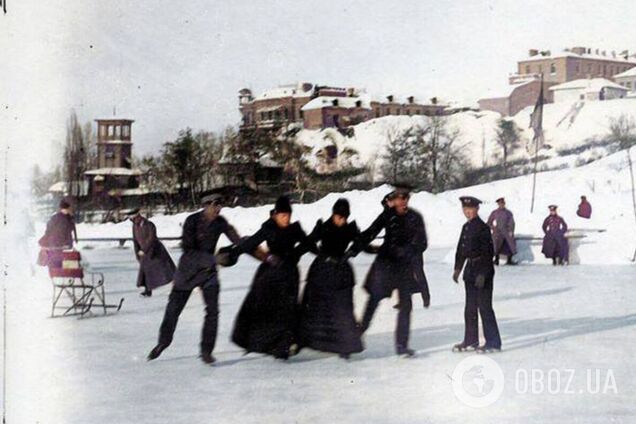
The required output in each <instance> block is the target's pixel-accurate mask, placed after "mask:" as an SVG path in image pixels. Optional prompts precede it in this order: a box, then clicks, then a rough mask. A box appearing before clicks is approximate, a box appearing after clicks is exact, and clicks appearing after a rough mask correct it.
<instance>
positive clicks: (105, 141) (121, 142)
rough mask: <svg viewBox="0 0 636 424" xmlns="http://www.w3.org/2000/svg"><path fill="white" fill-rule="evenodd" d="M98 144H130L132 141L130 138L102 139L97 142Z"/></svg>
mask: <svg viewBox="0 0 636 424" xmlns="http://www.w3.org/2000/svg"><path fill="white" fill-rule="evenodd" d="M98 144H132V141H130V140H120V139H117V140H103V141H101V142H99V143H98Z"/></svg>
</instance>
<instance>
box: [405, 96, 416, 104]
mask: <svg viewBox="0 0 636 424" xmlns="http://www.w3.org/2000/svg"><path fill="white" fill-rule="evenodd" d="M407 99H408V101H409V103H410V104H413V103H414V102H415V97H413V96H409V97H407Z"/></svg>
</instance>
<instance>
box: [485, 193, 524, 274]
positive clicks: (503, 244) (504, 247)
mask: <svg viewBox="0 0 636 424" xmlns="http://www.w3.org/2000/svg"><path fill="white" fill-rule="evenodd" d="M487 223H488V226H489V227H490V230H491V231H492V241H493V244H494V247H495V265H499V256H500V255H501V254H504V255H506V256H507V257H508V261H507V262H506V265H517V263H516V262H515V261H514V260H513V256H514V255H516V254H517V244H516V242H515V218H514V216H513V215H512V212H510V210H509V209H507V208H506V199H504V198H503V197H500V198H499V199H497V209H495V210H494V211H492V212H491V213H490V216H489V217H488V222H487Z"/></svg>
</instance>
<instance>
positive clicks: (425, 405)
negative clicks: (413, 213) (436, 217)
mask: <svg viewBox="0 0 636 424" xmlns="http://www.w3.org/2000/svg"><path fill="white" fill-rule="evenodd" d="M171 254H172V255H173V257H174V259H177V258H178V255H179V251H178V250H174V249H173V250H171ZM83 255H84V257H85V258H86V259H88V261H90V263H91V266H92V268H93V269H95V270H99V271H102V272H104V273H105V274H106V279H107V290H108V293H109V296H110V298H111V299H112V300H115V299H118V298H119V297H122V296H123V297H125V302H124V306H123V309H122V310H121V312H119V313H118V314H116V315H111V316H107V317H99V316H98V317H92V318H86V319H76V318H56V319H52V318H48V317H47V315H48V313H49V306H50V295H51V293H50V284H49V282H48V279H47V278H46V275H45V273H44V272H43V270H42V269H40V268H38V269H36V270H35V271H36V275H35V276H33V277H30V276H28V275H27V273H24V272H23V273H18V275H19V277H20V278H21V281H19V282H18V281H12V283H14V284H10V285H9V286H8V292H7V300H8V305H9V308H8V322H7V324H8V327H7V328H8V334H7V336H8V339H7V341H8V352H7V360H8V363H7V365H8V375H7V380H6V383H7V388H8V391H7V422H8V423H36V422H40V423H55V424H56V423H64V424H73V423H77V424H86V423H92V424H100V423H108V424H112V423H122V424H123V423H153V424H159V423H170V424H174V423H189V424H198V423H211V422H212V423H301V424H305V423H361V422H365V423H442V422H443V423H465V422H475V423H558V424H562V423H563V422H569V423H603V424H604V423H608V422H614V423H630V422H633V419H634V416H636V406H635V405H634V402H633V399H634V397H635V396H636V383H635V382H634V378H633V377H634V372H635V370H634V363H633V358H634V355H635V354H636V342H635V341H634V338H633V334H634V331H635V330H636V328H635V326H636V313H634V308H633V305H634V303H635V302H636V291H634V287H633V283H634V281H636V268H634V267H633V266H628V265H627V266H620V265H619V266H612V267H607V266H594V265H580V266H571V267H559V268H553V267H551V266H544V265H523V266H518V267H501V268H500V269H499V270H498V273H497V276H496V281H495V296H494V305H495V311H496V313H497V316H498V320H499V326H500V330H501V334H502V338H503V345H504V351H503V352H502V353H497V354H492V355H491V356H490V357H491V358H492V359H493V360H495V361H496V363H497V364H498V366H499V367H500V368H501V369H502V370H503V376H504V377H503V381H504V387H503V393H502V394H501V396H500V397H499V398H498V400H497V401H496V402H495V403H493V404H492V405H490V406H488V407H485V408H472V407H469V406H467V405H465V404H464V403H462V402H461V401H460V400H459V399H458V398H457V397H456V395H455V392H454V390H453V382H452V380H451V378H452V376H453V372H454V370H455V368H456V367H457V366H458V364H459V363H460V361H462V360H463V359H465V358H468V357H471V354H458V353H452V352H451V351H450V347H451V346H452V344H453V343H455V342H458V341H460V340H461V339H462V336H463V298H464V290H463V287H462V286H457V285H455V284H454V283H453V282H452V281H451V279H450V274H451V266H450V265H449V264H447V263H445V262H444V260H443V258H444V256H445V255H446V249H432V250H430V251H428V252H427V253H426V255H425V259H426V273H427V276H428V278H429V281H430V287H431V293H432V306H431V307H430V309H428V310H425V309H424V308H423V307H422V306H421V303H420V301H419V298H417V297H414V312H413V320H412V332H411V345H412V347H413V348H414V349H416V350H417V357H416V358H414V359H412V360H408V359H399V358H397V357H396V356H395V355H394V353H393V328H394V326H395V318H396V313H395V310H394V309H392V308H391V306H392V305H393V302H394V299H392V300H386V301H384V302H383V303H382V304H381V306H380V308H379V310H378V312H377V314H376V317H375V320H374V321H373V323H372V326H371V328H370V330H369V332H368V333H367V335H366V337H365V344H366V350H365V351H364V352H363V353H362V354H360V355H355V356H354V357H353V358H352V359H351V360H350V361H349V362H345V361H343V360H340V359H339V358H337V357H334V356H331V355H326V354H321V353H318V352H314V351H303V352H301V353H300V354H299V355H298V356H296V357H293V358H292V359H290V360H289V361H288V362H280V361H276V360H274V359H272V358H269V357H263V356H261V355H256V354H251V355H248V356H242V352H241V351H240V349H239V348H237V347H236V346H235V345H233V344H232V343H231V342H230V341H229V333H230V331H231V327H232V323H233V319H234V317H235V315H236V312H237V310H238V308H239V306H240V303H241V302H242V300H243V298H244V296H245V294H246V291H247V288H248V286H249V284H250V280H251V277H252V275H253V273H254V271H255V268H256V265H257V264H256V261H255V260H253V259H251V258H249V257H245V258H241V260H240V261H239V263H238V264H237V265H236V266H235V267H233V268H227V269H222V270H221V280H222V290H221V298H220V307H221V316H220V332H219V337H218V343H217V347H216V349H215V355H216V356H217V360H218V362H217V364H216V365H215V366H213V367H208V366H205V365H203V364H202V363H201V362H200V361H199V360H198V359H197V354H198V341H199V334H200V329H201V324H202V318H203V305H202V301H201V298H200V296H199V294H198V293H197V292H195V293H194V294H193V296H192V298H191V299H190V302H189V304H188V306H187V307H186V309H185V311H184V313H183V314H182V316H181V320H180V321H179V325H178V328H177V332H176V336H175V340H174V343H173V345H172V346H171V347H170V348H169V349H168V350H166V351H165V352H164V354H163V355H162V356H161V357H160V358H159V359H158V360H156V361H154V362H150V363H149V362H146V361H145V355H146V354H147V353H148V351H149V350H150V349H151V348H152V346H153V345H154V343H155V341H156V336H157V331H158V328H159V324H160V322H161V318H162V315H163V310H164V307H165V304H166V301H167V295H168V292H169V288H168V287H164V288H161V289H159V290H156V291H155V293H154V295H153V296H152V297H151V298H149V299H146V298H140V297H139V296H138V294H137V291H138V290H137V289H136V288H135V287H134V285H135V277H136V263H135V260H134V255H133V252H132V250H131V249H130V247H127V248H124V249H119V248H113V247H110V248H103V249H95V250H84V251H83ZM310 260H311V257H310V256H307V257H305V258H303V260H302V262H301V267H302V271H303V275H304V273H305V272H306V270H307V266H308V263H309V261H310ZM371 260H372V257H371V256H369V255H365V254H362V255H361V256H360V257H358V258H356V259H355V261H354V264H355V270H356V278H357V280H358V286H357V288H356V292H355V300H356V313H357V314H358V315H359V314H360V313H361V310H362V308H363V305H364V302H365V300H366V294H365V293H364V291H363V290H362V289H360V283H361V281H362V279H363V277H364V275H365V273H366V271H367V269H368V267H369V264H370V262H371ZM13 277H14V278H15V277H16V275H15V274H13ZM18 283H19V284H18ZM596 370H599V371H598V372H599V377H598V378H597V376H596V372H597V371H596ZM484 374H485V377H486V380H488V378H489V377H492V375H490V374H488V373H486V372H484ZM588 375H589V376H590V377H589V380H590V383H589V386H588ZM597 380H598V382H599V389H598V393H593V392H596V391H597V389H596V382H597Z"/></svg>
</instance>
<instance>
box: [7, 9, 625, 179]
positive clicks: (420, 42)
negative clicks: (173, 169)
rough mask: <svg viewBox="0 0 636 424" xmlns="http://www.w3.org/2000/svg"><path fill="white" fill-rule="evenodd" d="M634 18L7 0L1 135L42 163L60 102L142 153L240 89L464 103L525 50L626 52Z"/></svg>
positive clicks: (221, 121) (228, 101)
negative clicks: (362, 92) (124, 129)
mask: <svg viewBox="0 0 636 424" xmlns="http://www.w3.org/2000/svg"><path fill="white" fill-rule="evenodd" d="M634 13H635V12H634V8H633V0H624V1H604V2H603V3H602V4H601V3H599V2H597V1H574V0H569V1H554V0H537V1H532V0H524V1H516V0H514V1H513V0H493V1H478V0H463V1H460V0H455V1H440V0H436V1H427V0H414V1H411V0H403V1H386V0H384V1H370V0H367V1H351V0H349V1H341V0H340V1H328V0H321V1H300V0H287V1H274V0H270V1H267V2H261V1H256V0H232V1H226V2H218V1H203V0H194V1H186V0H183V1H158V0H135V1H128V0H115V1H91V0H64V1H55V2H51V1H46V2H45V1H42V0H19V1H18V0H14V1H9V3H8V14H7V15H6V16H0V36H1V39H0V47H1V50H0V52H1V53H0V55H2V56H0V59H1V60H0V62H2V64H0V67H1V68H0V69H1V70H2V76H3V82H2V85H0V100H2V103H3V105H2V123H0V125H1V127H0V131H3V134H9V136H8V139H10V142H11V143H12V146H13V147H12V149H13V154H14V157H16V156H18V157H20V158H22V159H23V163H28V162H33V161H37V162H38V163H40V164H42V165H44V166H47V165H48V164H49V163H50V160H49V158H48V156H49V155H50V154H51V153H50V152H52V150H51V149H50V146H51V144H52V143H56V142H57V143H61V142H62V141H63V139H64V135H65V120H66V118H67V117H68V115H69V113H70V110H71V109H75V111H76V112H77V114H78V115H79V117H80V119H81V121H82V122H85V121H88V120H93V119H95V118H97V117H108V116H112V113H113V107H116V110H117V115H119V116H122V117H127V118H131V119H135V121H136V122H135V124H134V125H133V141H134V142H135V145H134V153H135V154H136V155H141V154H144V153H150V152H156V151H158V149H159V148H160V147H161V144H162V143H163V142H165V141H167V140H170V139H173V138H174V137H175V136H176V134H177V132H178V131H179V129H182V128H185V127H188V126H189V127H192V128H194V129H195V130H198V129H206V130H213V131H214V130H220V129H222V128H223V127H225V126H227V125H234V124H236V123H237V122H238V120H239V114H238V111H237V92H238V90H239V89H240V88H242V87H249V88H251V89H253V90H254V91H255V94H258V92H260V91H262V90H264V89H266V88H268V87H272V86H276V85H278V84H284V83H293V82H298V81H309V82H315V83H322V84H333V85H339V86H356V87H363V88H366V89H367V91H369V92H371V93H376V94H388V93H395V94H404V95H408V94H414V95H415V96H416V97H419V98H420V99H428V98H430V97H432V96H438V97H440V98H444V99H450V100H475V99H477V98H479V97H481V96H484V95H487V94H488V91H489V90H491V89H494V88H499V87H501V86H502V85H504V84H505V83H506V81H507V75H508V74H509V73H510V72H513V71H514V70H515V65H516V61H517V60H518V59H521V58H523V57H525V56H526V55H527V50H528V49H529V48H539V49H552V50H553V51H559V50H561V49H562V48H563V47H571V46H575V45H582V46H589V47H592V48H601V49H606V50H616V51H621V50H624V49H630V51H636V26H635V25H634V22H633V17H634ZM5 58H9V60H5ZM7 75H8V76H9V79H8V83H7V79H6V76H7ZM4 131H7V133H4ZM3 138H6V137H3ZM4 141H6V140H3V142H4Z"/></svg>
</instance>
